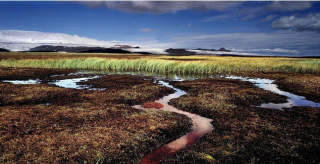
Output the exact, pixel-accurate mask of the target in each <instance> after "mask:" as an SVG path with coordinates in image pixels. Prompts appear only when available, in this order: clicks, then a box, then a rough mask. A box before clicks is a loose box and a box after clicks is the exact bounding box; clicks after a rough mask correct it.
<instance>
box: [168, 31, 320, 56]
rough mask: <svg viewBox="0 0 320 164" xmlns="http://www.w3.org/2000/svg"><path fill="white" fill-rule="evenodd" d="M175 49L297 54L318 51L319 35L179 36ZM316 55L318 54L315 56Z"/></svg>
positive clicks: (279, 33) (295, 33)
mask: <svg viewBox="0 0 320 164" xmlns="http://www.w3.org/2000/svg"><path fill="white" fill-rule="evenodd" d="M172 40H173V43H174V45H175V46H176V47H189V48H207V49H212V48H214V49H218V48H220V47H225V48H227V49H234V50H237V49H242V50H243V52H245V51H246V52H250V50H253V49H256V50H257V49H260V50H261V51H260V52H267V51H262V49H270V50H269V52H270V53H271V52H274V53H295V54H297V53H299V52H304V51H307V50H314V49H319V48H318V47H319V45H320V34H319V33H317V32H307V31H306V32H292V31H278V32H273V33H227V34H214V35H194V34H179V35H175V36H174V37H173V38H172ZM317 55H318V54H317Z"/></svg>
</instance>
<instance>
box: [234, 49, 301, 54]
mask: <svg viewBox="0 0 320 164" xmlns="http://www.w3.org/2000/svg"><path fill="white" fill-rule="evenodd" d="M238 51H246V52H276V53H290V54H299V53H300V52H299V51H298V50H287V49H282V48H274V49H268V48H267V49H251V50H238Z"/></svg>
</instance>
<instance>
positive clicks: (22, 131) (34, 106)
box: [0, 69, 191, 163]
mask: <svg viewBox="0 0 320 164" xmlns="http://www.w3.org/2000/svg"><path fill="white" fill-rule="evenodd" d="M10 71H12V72H10ZM46 71H47V72H46ZM46 71H43V72H41V70H40V71H39V70H38V69H28V70H16V69H5V71H4V70H3V69H1V71H0V72H1V73H2V74H6V75H5V76H2V78H8V79H10V78H11V79H19V77H20V76H24V77H23V79H25V78H26V79H28V78H34V77H36V76H37V74H39V76H40V75H41V76H43V77H45V75H47V76H49V75H51V73H57V72H55V71H53V70H49V69H47V70H46ZM26 72H28V73H26ZM20 73H22V74H20ZM46 73H47V74H46ZM60 73H63V74H64V73H66V74H67V73H70V70H66V71H65V72H64V71H62V72H60ZM144 78H145V77H140V76H129V75H128V76H122V75H113V76H109V77H108V78H103V79H95V82H94V83H93V84H94V85H99V86H104V83H108V87H109V88H108V89H107V90H105V91H93V90H76V89H67V88H59V87H55V86H52V85H48V84H29V85H25V84H20V85H18V84H11V83H4V82H0V93H1V95H0V136H1V137H0V163H28V162H30V163H137V162H138V161H139V160H140V159H141V157H142V156H143V154H145V153H147V152H149V151H151V150H153V149H155V148H157V147H159V146H162V145H164V144H165V143H167V142H169V141H171V140H173V139H175V138H177V137H179V136H181V135H183V134H184V133H185V132H186V131H187V130H189V128H190V126H191V123H190V120H189V119H188V118H186V117H185V116H182V115H179V114H174V113H169V112H163V111H157V112H151V111H140V110H137V109H134V108H132V107H131V105H133V104H140V103H143V102H149V101H154V100H156V99H158V98H160V97H162V96H164V95H167V94H169V93H172V92H173V90H172V89H168V88H166V87H163V86H160V85H157V84H155V83H153V82H152V81H150V80H144ZM99 81H100V82H101V84H99ZM119 81H122V82H121V83H119ZM110 86H114V87H110ZM47 103H48V104H47ZM46 104H47V105H46Z"/></svg>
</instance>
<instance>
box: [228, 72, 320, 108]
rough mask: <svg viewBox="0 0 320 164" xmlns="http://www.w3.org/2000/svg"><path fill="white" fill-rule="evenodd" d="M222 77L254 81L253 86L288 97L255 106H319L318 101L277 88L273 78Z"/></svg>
mask: <svg viewBox="0 0 320 164" xmlns="http://www.w3.org/2000/svg"><path fill="white" fill-rule="evenodd" d="M224 78H228V79H240V80H242V81H249V82H251V83H254V85H255V86H257V87H259V88H262V89H264V90H267V91H271V92H274V93H277V94H279V95H283V96H287V97H288V99H287V101H288V102H286V103H280V104H275V103H264V104H261V105H260V106H257V107H263V108H273V109H279V110H283V108H291V107H293V106H310V107H320V103H315V102H313V101H309V100H306V98H305V97H303V96H298V95H295V94H292V93H289V92H285V91H282V90H280V89H279V88H278V86H277V85H276V84H274V83H273V82H274V80H270V79H260V78H245V77H241V76H227V77H224Z"/></svg>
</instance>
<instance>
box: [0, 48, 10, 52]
mask: <svg viewBox="0 0 320 164" xmlns="http://www.w3.org/2000/svg"><path fill="white" fill-rule="evenodd" d="M0 52H10V51H9V50H7V49H4V48H0Z"/></svg>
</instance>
